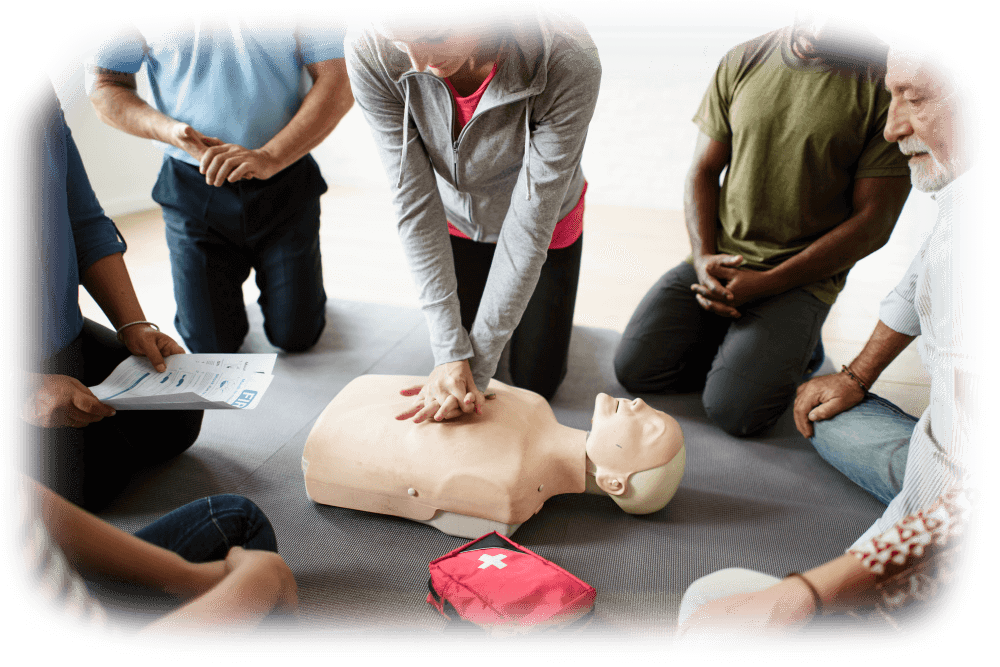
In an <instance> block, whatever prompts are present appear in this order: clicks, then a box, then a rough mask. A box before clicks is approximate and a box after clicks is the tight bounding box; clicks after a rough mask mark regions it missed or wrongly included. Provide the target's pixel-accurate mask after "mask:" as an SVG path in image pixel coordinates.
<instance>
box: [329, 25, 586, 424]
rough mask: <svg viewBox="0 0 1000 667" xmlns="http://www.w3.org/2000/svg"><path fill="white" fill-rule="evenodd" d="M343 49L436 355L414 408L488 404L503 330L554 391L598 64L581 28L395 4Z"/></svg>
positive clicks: (513, 354)
mask: <svg viewBox="0 0 1000 667" xmlns="http://www.w3.org/2000/svg"><path fill="white" fill-rule="evenodd" d="M346 57H347V63H348V71H349V75H350V78H351V87H352V89H353V92H354V97H355V100H356V101H357V104H358V106H359V107H360V108H361V110H362V112H363V113H364V114H365V118H366V119H367V121H368V124H369V126H370V127H371V130H372V134H373V136H374V138H375V143H376V144H377V146H378V148H379V152H380V154H381V158H382V162H383V165H384V166H385V169H386V172H387V174H388V175H389V179H390V183H391V184H392V187H391V189H392V196H393V203H394V204H395V209H396V216H397V221H398V222H397V224H398V229H399V236H400V239H401V240H402V243H403V248H404V250H405V252H406V255H407V258H408V260H409V263H410V268H411V270H412V272H413V275H414V280H415V281H416V283H417V287H418V290H419V298H420V303H421V306H422V308H423V310H424V313H425V315H426V318H427V324H428V328H429V330H430V339H431V347H432V351H433V354H434V363H435V368H434V371H433V372H432V373H431V375H430V377H429V379H428V382H427V383H426V384H425V385H424V386H423V389H422V390H421V391H420V394H419V396H418V398H417V400H416V402H415V407H414V409H413V410H412V411H410V412H409V413H406V414H405V417H411V416H414V417H415V420H416V421H422V420H424V419H427V418H430V417H433V418H435V419H438V420H441V419H449V418H452V417H455V416H458V415H460V414H462V413H464V412H471V411H476V412H480V411H481V410H482V404H483V397H484V395H483V391H484V390H486V388H487V385H488V384H489V381H490V378H491V377H492V376H493V374H494V372H495V371H496V368H497V364H498V361H499V358H500V353H501V352H502V350H503V348H504V345H505V344H506V343H507V341H508V340H510V341H511V346H510V360H511V368H510V371H511V379H512V381H513V383H514V384H515V385H517V386H521V387H525V388H527V389H531V390H533V391H536V392H538V393H540V394H542V395H543V396H544V397H545V398H547V399H548V398H551V397H552V395H553V394H554V393H555V391H556V389H557V388H558V386H559V383H560V382H562V379H563V377H565V374H566V361H567V357H568V351H569V337H570V331H571V329H572V323H573V308H574V304H575V301H576V288H577V282H578V279H579V270H580V256H581V249H582V216H583V195H584V192H585V191H586V182H585V181H584V177H583V171H582V170H581V168H580V158H581V155H582V153H583V147H584V142H585V141H586V137H587V127H588V125H589V123H590V119H591V117H592V116H593V112H594V106H595V104H596V102H597V93H598V89H599V87H600V78H601V65H600V60H599V58H598V55H597V49H596V47H595V46H594V43H593V41H592V40H591V38H590V36H589V34H588V33H587V31H586V29H585V28H584V27H583V26H582V25H581V24H580V23H579V22H577V21H575V20H574V19H569V18H564V17H556V16H553V15H548V14H533V15H531V16H523V17H514V18H512V17H509V16H508V17H504V18H499V17H497V16H491V17H486V16H480V17H479V18H478V19H471V18H469V17H468V16H466V17H465V18H463V19H455V20H453V21H452V22H450V23H443V22H442V21H441V20H440V17H435V20H434V21H433V22H431V21H430V20H427V21H425V22H422V23H421V22H419V21H411V22H409V23H407V22H405V21H404V20H400V19H391V20H387V21H383V22H381V23H377V24H374V25H373V26H371V27H369V28H368V29H366V30H364V31H362V32H361V33H359V34H356V35H353V36H349V37H348V42H347V48H346ZM400 417H401V418H403V417H404V415H401V416H400Z"/></svg>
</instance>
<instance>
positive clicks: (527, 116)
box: [524, 97, 531, 201]
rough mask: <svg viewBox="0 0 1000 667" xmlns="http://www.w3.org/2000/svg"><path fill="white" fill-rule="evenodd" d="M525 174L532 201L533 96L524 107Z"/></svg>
mask: <svg viewBox="0 0 1000 667" xmlns="http://www.w3.org/2000/svg"><path fill="white" fill-rule="evenodd" d="M524 175H525V178H526V180H527V183H528V196H527V197H525V199H527V200H528V201H531V98H530V97H529V98H528V99H527V100H525V107H524Z"/></svg>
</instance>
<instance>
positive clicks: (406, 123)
mask: <svg viewBox="0 0 1000 667" xmlns="http://www.w3.org/2000/svg"><path fill="white" fill-rule="evenodd" d="M403 85H404V86H405V87H406V93H405V96H404V98H405V99H404V101H403V150H401V151H400V152H399V180H398V181H396V189H397V190H398V189H400V188H402V187H403V165H404V164H405V163H406V144H407V143H408V137H407V135H408V130H409V129H410V82H409V80H407V81H406V83H405V84H403Z"/></svg>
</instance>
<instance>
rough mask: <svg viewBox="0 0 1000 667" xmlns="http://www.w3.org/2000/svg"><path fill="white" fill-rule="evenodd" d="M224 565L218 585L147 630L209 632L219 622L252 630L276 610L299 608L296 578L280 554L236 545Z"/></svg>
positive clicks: (219, 623) (292, 610)
mask: <svg viewBox="0 0 1000 667" xmlns="http://www.w3.org/2000/svg"><path fill="white" fill-rule="evenodd" d="M223 564H224V567H225V576H224V578H223V579H222V580H221V581H220V582H219V583H218V584H217V585H215V586H213V587H212V588H211V589H210V590H209V591H208V592H207V593H205V594H204V595H202V596H200V597H198V598H197V599H195V600H192V601H191V602H189V603H188V604H186V605H184V606H183V607H181V608H180V609H178V610H176V611H174V612H171V613H170V614H167V615H166V616H164V617H163V618H161V619H159V620H157V621H156V622H154V623H152V624H151V625H149V626H147V627H146V628H145V631H152V632H162V631H165V630H167V631H170V630H209V631H210V630H212V629H214V627H215V626H218V625H226V626H236V627H239V628H242V629H245V630H251V629H253V628H254V627H256V626H257V624H259V623H260V621H261V620H263V619H264V617H265V616H267V615H268V614H270V613H271V611H273V610H275V609H282V610H286V611H291V612H295V611H296V610H297V609H298V586H297V585H296V583H295V577H294V576H293V575H292V571H291V570H290V569H289V568H288V565H286V564H285V561H284V560H282V558H281V556H279V555H278V554H276V553H274V552H273V551H246V550H244V549H243V548H242V547H233V548H232V549H230V550H229V554H228V555H227V556H226V560H225V561H223ZM213 565H214V564H213Z"/></svg>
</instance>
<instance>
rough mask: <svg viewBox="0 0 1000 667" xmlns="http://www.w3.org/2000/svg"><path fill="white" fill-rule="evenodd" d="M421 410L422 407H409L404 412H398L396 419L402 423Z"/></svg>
mask: <svg viewBox="0 0 1000 667" xmlns="http://www.w3.org/2000/svg"><path fill="white" fill-rule="evenodd" d="M422 408H423V406H422V405H414V406H413V407H410V408H408V409H406V410H404V411H403V412H400V413H399V414H398V415H396V419H398V420H399V421H404V420H406V419H409V418H410V417H412V416H413V415H415V414H417V413H418V412H420V410H421V409H422Z"/></svg>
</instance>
